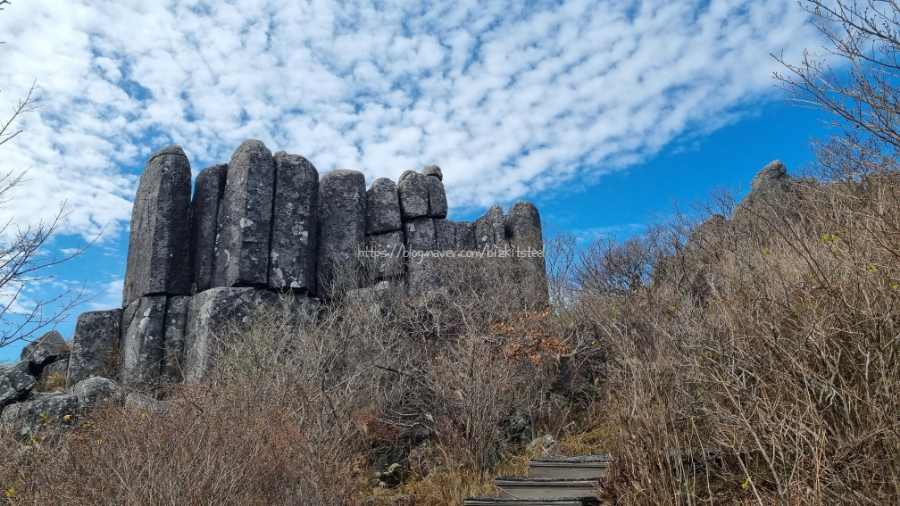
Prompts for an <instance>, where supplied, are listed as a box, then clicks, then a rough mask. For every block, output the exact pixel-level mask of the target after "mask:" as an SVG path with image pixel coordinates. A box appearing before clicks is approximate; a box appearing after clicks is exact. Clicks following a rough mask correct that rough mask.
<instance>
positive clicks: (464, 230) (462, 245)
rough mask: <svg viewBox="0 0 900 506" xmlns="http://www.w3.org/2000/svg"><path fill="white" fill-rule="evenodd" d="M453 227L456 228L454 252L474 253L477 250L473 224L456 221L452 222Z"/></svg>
mask: <svg viewBox="0 0 900 506" xmlns="http://www.w3.org/2000/svg"><path fill="white" fill-rule="evenodd" d="M454 226H455V227H456V232H455V236H454V237H455V239H456V246H455V249H456V251H474V250H476V249H478V244H477V242H476V241H475V224H474V223H472V222H471V221H457V222H454Z"/></svg>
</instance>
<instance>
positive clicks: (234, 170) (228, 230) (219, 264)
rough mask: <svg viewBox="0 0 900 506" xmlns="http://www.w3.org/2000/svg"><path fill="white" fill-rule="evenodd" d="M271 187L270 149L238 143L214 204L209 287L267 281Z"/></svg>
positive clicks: (273, 184)
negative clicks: (215, 217) (215, 232)
mask: <svg viewBox="0 0 900 506" xmlns="http://www.w3.org/2000/svg"><path fill="white" fill-rule="evenodd" d="M274 186H275V160H274V158H273V157H272V152H271V151H269V149H268V148H266V146H265V144H263V143H262V142H260V141H257V140H248V141H244V143H243V144H241V145H240V146H239V147H238V148H237V150H236V151H235V152H234V154H233V155H232V156H231V162H229V164H228V176H227V178H226V181H225V192H224V194H223V195H222V201H221V202H220V203H219V216H218V221H219V225H218V238H217V239H216V251H215V260H214V267H213V276H212V286H265V285H267V283H268V273H269V240H270V238H271V232H272V202H273V197H274V189H275V188H274ZM170 293H172V292H170ZM173 294H174V293H173Z"/></svg>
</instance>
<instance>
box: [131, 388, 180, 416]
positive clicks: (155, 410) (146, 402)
mask: <svg viewBox="0 0 900 506" xmlns="http://www.w3.org/2000/svg"><path fill="white" fill-rule="evenodd" d="M171 408H172V401H160V400H158V399H154V398H153V397H150V396H149V395H146V394H142V393H139V392H131V393H129V394H127V395H126V396H125V409H127V410H129V411H132V412H133V413H135V414H137V413H140V416H141V417H144V416H151V417H152V416H162V415H165V414H166V413H168V412H169V410H170V409H171Z"/></svg>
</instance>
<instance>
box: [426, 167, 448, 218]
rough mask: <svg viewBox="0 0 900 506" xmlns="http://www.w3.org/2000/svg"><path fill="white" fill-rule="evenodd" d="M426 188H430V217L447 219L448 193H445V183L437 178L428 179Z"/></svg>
mask: <svg viewBox="0 0 900 506" xmlns="http://www.w3.org/2000/svg"><path fill="white" fill-rule="evenodd" d="M425 186H426V187H427V188H428V216H429V217H431V218H446V217H447V193H446V192H445V191H444V183H442V182H441V180H440V179H438V178H436V177H426V178H425Z"/></svg>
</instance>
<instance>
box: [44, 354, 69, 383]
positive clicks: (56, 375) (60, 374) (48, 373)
mask: <svg viewBox="0 0 900 506" xmlns="http://www.w3.org/2000/svg"><path fill="white" fill-rule="evenodd" d="M68 374H69V359H67V358H64V359H62V360H57V361H56V362H53V363H52V364H48V365H46V366H44V370H43V371H41V376H40V378H39V380H40V382H41V383H44V384H48V383H49V384H52V385H57V384H58V385H59V386H60V387H62V388H65V386H66V375H68Z"/></svg>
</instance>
